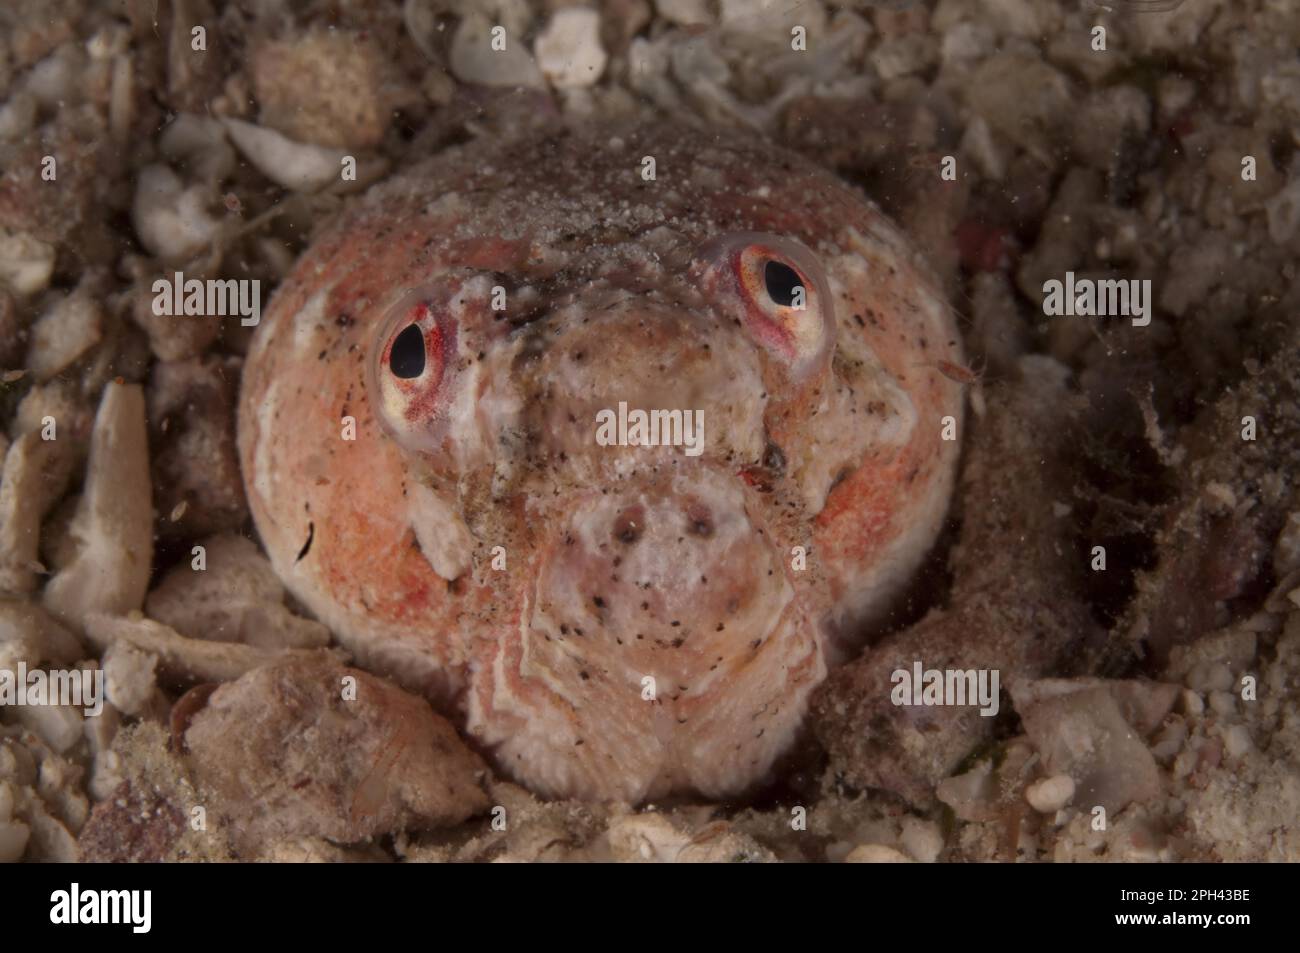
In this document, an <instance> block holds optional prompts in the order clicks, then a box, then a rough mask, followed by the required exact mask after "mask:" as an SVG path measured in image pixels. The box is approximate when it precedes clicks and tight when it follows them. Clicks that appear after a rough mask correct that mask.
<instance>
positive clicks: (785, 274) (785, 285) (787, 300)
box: [763, 261, 807, 308]
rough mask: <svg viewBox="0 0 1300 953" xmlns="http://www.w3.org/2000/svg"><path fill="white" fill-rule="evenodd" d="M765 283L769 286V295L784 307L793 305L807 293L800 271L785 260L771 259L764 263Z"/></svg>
mask: <svg viewBox="0 0 1300 953" xmlns="http://www.w3.org/2000/svg"><path fill="white" fill-rule="evenodd" d="M763 283H764V284H765V285H766V287H767V296H768V297H769V298H771V299H772V301H773V303H775V304H779V305H781V306H782V307H786V308H789V307H793V306H794V305H795V304H796V303H797V302H798V301H800V300H803V299H804V298H805V296H806V294H807V290H806V289H805V288H804V286H803V279H802V278H800V277H799V273H798V272H797V271H795V270H794V269H793V268H791V267H790V266H789V265H787V264H785V263H784V262H779V261H769V262H768V263H767V264H766V265H764V266H763Z"/></svg>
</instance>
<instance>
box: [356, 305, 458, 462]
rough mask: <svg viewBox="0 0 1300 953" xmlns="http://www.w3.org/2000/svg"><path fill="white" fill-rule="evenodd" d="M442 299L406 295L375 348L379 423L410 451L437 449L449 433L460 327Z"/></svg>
mask: <svg viewBox="0 0 1300 953" xmlns="http://www.w3.org/2000/svg"><path fill="white" fill-rule="evenodd" d="M444 298H445V295H440V294H436V293H434V291H433V289H416V290H415V291H411V292H408V293H407V294H405V295H403V296H402V297H401V298H400V299H398V301H397V303H396V304H394V305H393V306H392V307H391V308H390V309H389V311H388V313H387V314H386V315H385V316H384V320H383V321H382V322H380V325H379V330H378V334H377V335H376V337H375V339H374V343H373V344H372V345H371V354H370V360H369V362H368V364H369V369H368V387H369V393H370V399H371V403H372V405H373V406H374V408H375V413H376V415H377V416H378V418H379V421H380V423H382V424H383V426H384V428H385V429H386V430H387V431H388V432H389V433H390V434H392V435H393V436H394V437H395V438H396V439H397V441H398V443H400V444H401V445H402V446H404V447H406V448H407V449H408V450H433V449H434V448H435V447H436V446H437V444H438V442H439V441H440V440H441V438H442V435H443V433H444V432H445V430H446V428H445V426H444V423H445V418H446V415H447V409H448V407H449V406H450V404H451V398H452V390H453V385H454V380H453V378H454V377H455V373H454V363H455V362H454V355H455V353H456V335H457V327H456V320H455V318H454V316H453V315H452V314H451V312H450V309H449V307H448V303H447V302H446V301H445V300H443V299H444Z"/></svg>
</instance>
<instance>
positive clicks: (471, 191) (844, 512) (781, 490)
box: [239, 126, 962, 801]
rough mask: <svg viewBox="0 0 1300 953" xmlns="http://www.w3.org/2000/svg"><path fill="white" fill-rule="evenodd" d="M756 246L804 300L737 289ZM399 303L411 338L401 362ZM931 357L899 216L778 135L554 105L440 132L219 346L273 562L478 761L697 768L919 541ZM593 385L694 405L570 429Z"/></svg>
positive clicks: (772, 732)
mask: <svg viewBox="0 0 1300 953" xmlns="http://www.w3.org/2000/svg"><path fill="white" fill-rule="evenodd" d="M644 156H653V157H654V159H655V172H656V177H655V179H654V180H653V181H646V180H645V179H644V178H643V177H642V170H643V168H644V165H643V163H642V158H643V157H644ZM768 260H776V261H781V262H783V263H785V264H787V265H788V266H789V267H791V268H792V269H794V271H795V273H797V274H798V276H799V278H800V279H801V282H800V286H801V287H803V286H806V291H807V293H808V298H809V300H808V302H807V305H806V307H805V308H804V309H802V310H797V309H796V310H791V309H789V308H781V307H779V306H778V305H779V304H780V303H779V302H776V303H774V302H773V301H772V300H771V298H770V295H768V297H767V298H764V295H765V294H767V291H766V290H765V289H766V288H767V287H768V286H765V285H764V281H763V275H765V274H767V272H766V271H765V270H764V268H765V266H764V262H765V261H768ZM755 269H757V270H755ZM497 287H499V288H504V289H505V294H506V307H505V310H504V311H494V310H493V308H492V306H491V304H492V300H491V295H492V289H493V288H497ZM498 303H499V302H498ZM416 322H422V323H421V324H420V327H421V328H422V330H421V332H420V333H421V335H422V336H423V337H422V340H423V341H424V342H425V344H426V345H427V351H426V352H425V353H426V355H427V360H428V361H429V362H430V363H428V364H426V365H425V370H424V371H423V374H424V377H423V378H420V379H415V380H405V379H403V380H398V379H396V378H397V376H398V375H397V374H396V372H395V370H396V365H394V366H393V367H390V366H389V362H390V358H391V354H392V353H396V352H397V351H398V350H399V348H398V345H397V344H396V343H395V340H394V334H395V333H396V332H398V331H400V330H402V329H403V328H405V327H407V326H408V325H410V324H412V323H416ZM413 333H414V332H413ZM443 358H445V362H446V364H445V369H444V370H443V373H442V374H441V376H439V375H438V373H437V367H438V363H439V361H440V360H442V359H443ZM961 360H962V357H961V350H960V344H959V342H958V336H957V332H956V330H955V327H954V323H953V319H952V317H951V313H950V311H949V309H948V308H947V307H946V305H945V304H944V303H943V302H942V300H941V299H940V298H939V296H938V294H937V293H936V291H935V290H934V285H933V282H932V281H931V280H930V279H929V277H928V276H927V273H926V272H925V270H924V268H923V266H921V265H920V264H919V263H918V262H917V261H916V260H915V258H914V256H913V255H912V254H911V252H910V251H909V250H908V248H907V246H906V244H905V243H904V241H903V239H902V237H901V236H900V235H899V234H898V232H897V231H896V230H895V229H894V227H893V226H891V225H890V224H889V223H888V222H887V221H886V220H885V219H884V218H883V217H882V216H881V214H880V213H879V212H878V211H877V210H876V209H875V208H874V207H873V206H871V205H870V204H868V203H867V202H866V201H864V200H863V198H862V197H861V196H860V195H859V194H858V193H857V192H855V191H853V190H852V189H851V188H849V187H848V186H846V185H845V184H843V183H841V182H839V181H837V180H836V179H834V178H833V177H831V176H829V175H827V174H826V173H825V172H823V171H821V170H819V169H817V168H816V167H814V166H812V165H810V164H809V163H807V162H806V161H804V160H801V159H799V158H797V157H795V156H793V155H790V154H787V153H785V152H783V151H779V150H776V149H774V148H772V147H771V146H770V145H766V144H763V143H760V142H757V141H751V140H748V139H721V140H719V139H716V138H715V137H713V136H709V135H706V134H704V133H701V132H697V131H692V130H689V129H685V128H681V127H675V126H650V127H626V128H619V129H610V128H596V129H587V130H580V131H567V130H558V131H553V132H551V133H549V134H548V135H545V136H540V137H532V138H525V139H522V140H519V141H514V142H501V141H485V142H478V143H474V144H471V145H469V146H465V147H459V148H455V149H452V150H450V151H448V152H446V153H444V154H442V155H439V156H437V157H434V158H433V159H430V160H428V161H427V162H425V163H423V164H420V165H418V166H415V167H413V168H411V169H410V170H409V171H407V172H405V173H404V174H403V175H401V176H400V177H397V178H394V179H392V180H390V181H388V182H386V183H385V184H383V185H382V186H380V187H378V188H375V189H373V190H372V191H371V192H370V193H369V194H367V195H366V196H365V197H364V198H363V199H361V200H359V201H358V202H357V203H356V204H355V205H353V206H352V207H351V208H350V209H349V210H348V211H347V212H346V214H344V215H343V216H342V217H341V218H340V219H339V220H338V221H336V222H335V223H334V224H333V225H331V226H330V227H329V228H328V229H327V230H326V231H325V232H324V233H323V234H322V235H321V236H320V237H319V238H318V239H317V240H316V241H315V242H314V243H313V245H312V246H311V248H310V249H309V250H308V251H307V252H306V253H305V254H304V255H303V257H302V259H301V260H300V261H299V262H298V264H297V266H296V268H295V269H294V270H293V272H292V274H291V275H290V276H289V278H288V279H287V280H286V281H285V282H284V283H283V285H282V286H281V287H280V288H279V290H278V291H277V292H276V295H275V297H274V298H273V300H272V302H271V304H270V307H269V308H268V310H267V312H266V314H265V317H264V320H263V322H262V326H261V327H260V328H259V330H258V332H257V336H256V338H255V341H254V344H253V348H252V351H251V353H250V355H249V359H248V364H247V368H246V370H245V374H244V381H243V394H242V402H241V411H240V434H239V436H240V452H241V460H242V464H243V468H244V474H245V480H246V483H247V486H248V492H249V499H250V501H251V504H252V508H253V513H254V516H255V519H256V522H257V527H258V530H259V532H260V534H261V537H262V540H263V542H264V544H265V546H266V548H267V551H268V552H269V554H270V556H271V559H272V562H273V564H274V566H275V568H276V571H277V573H279V575H280V576H281V578H282V579H283V580H284V582H285V583H286V584H287V585H288V586H289V587H290V589H291V590H292V591H293V592H294V593H295V595H296V596H297V597H298V598H299V599H300V600H301V601H302V602H303V603H304V604H305V605H306V606H307V607H308V608H309V609H310V610H311V611H313V612H314V613H315V614H316V615H318V616H319V617H320V618H321V619H322V620H323V621H324V622H326V623H327V624H328V625H330V626H331V627H332V628H333V630H334V631H335V632H336V633H337V635H338V638H339V639H340V641H341V642H343V643H344V644H345V645H346V646H348V647H349V648H350V649H351V650H352V651H353V652H354V654H355V655H356V657H357V659H358V661H359V663H360V664H362V665H364V666H366V667H369V668H372V669H375V670H378V671H382V672H385V673H389V674H391V675H393V676H395V677H397V678H398V679H400V680H402V681H403V682H405V683H406V684H408V685H412V686H414V687H417V688H419V689H421V690H423V691H425V692H427V693H428V694H430V695H431V696H432V697H434V698H435V699H437V700H439V701H440V702H441V703H443V704H444V705H445V706H447V707H449V708H450V707H456V708H458V709H459V711H460V712H461V713H462V715H463V718H464V725H465V728H466V731H467V733H468V734H469V735H470V736H471V737H472V738H474V739H475V740H476V741H477V742H478V743H479V744H480V745H482V746H483V748H484V749H485V750H487V751H489V752H491V753H492V754H493V755H494V756H495V757H496V759H497V761H498V763H499V765H500V766H501V767H502V768H503V769H504V770H505V771H507V772H508V773H510V774H511V775H513V776H514V777H516V778H518V779H520V780H521V781H523V782H524V783H526V784H529V785H530V786H532V787H533V788H534V789H535V790H537V791H539V792H541V793H543V794H547V795H556V796H559V795H569V796H579V797H592V798H622V799H626V800H629V801H638V800H642V799H645V798H649V797H659V796H662V795H665V794H667V793H670V792H678V791H681V792H690V791H694V792H699V793H702V794H705V795H708V796H721V795H725V794H729V793H734V792H737V791H740V790H742V789H744V788H745V787H747V786H749V785H751V784H752V783H754V782H755V781H757V780H759V779H761V777H762V776H763V775H764V773H765V772H766V771H767V770H768V769H769V768H770V766H771V764H772V762H773V760H774V759H775V758H776V757H777V756H778V755H779V754H781V753H782V751H783V750H784V749H785V748H786V747H787V746H788V745H789V744H790V742H791V741H792V739H793V738H794V736H795V734H796V732H797V730H798V728H799V724H800V721H801V718H802V716H803V714H804V711H805V708H806V702H807V698H808V695H809V692H810V691H811V690H812V689H813V688H814V687H815V686H816V685H817V683H818V682H820V681H821V680H822V678H823V677H824V675H825V673H826V667H827V665H828V664H833V663H834V662H836V661H838V660H839V659H840V658H841V657H842V653H841V648H840V646H839V645H838V644H837V640H835V639H832V637H831V635H830V633H831V632H836V633H844V632H850V631H860V630H861V629H862V628H863V627H864V626H867V625H869V624H870V623H871V622H872V621H873V619H876V618H878V616H879V614H880V613H882V612H883V611H884V610H885V608H886V607H887V606H888V604H889V601H890V600H891V599H892V598H893V597H894V596H896V595H897V593H898V590H899V588H900V586H901V585H902V584H903V583H904V582H905V581H906V580H907V578H908V577H909V575H910V574H911V573H912V571H913V570H914V569H915V567H916V565H917V564H918V562H919V561H920V559H921V558H922V557H923V555H924V553H925V551H926V549H927V548H928V547H929V546H930V545H931V543H932V542H933V540H934V537H935V536H936V534H937V532H938V528H939V525H940V523H941V521H942V519H943V514H944V511H945V508H946V505H947V499H948V496H949V493H950V491H951V486H952V477H953V469H954V465H955V461H956V455H957V449H958V445H957V443H956V442H955V441H944V440H942V439H941V432H942V430H943V418H944V417H945V416H946V415H951V416H952V417H953V418H954V419H955V422H956V425H958V426H959V425H960V420H961V415H962V409H961V406H962V399H961V388H960V386H959V385H958V384H957V383H955V382H953V381H951V380H949V379H948V378H947V377H945V376H944V375H943V374H942V373H940V372H939V370H938V367H939V364H938V362H940V361H949V362H954V363H960V362H961ZM368 368H369V369H368ZM368 374H369V375H371V376H370V377H369V378H368ZM425 378H427V380H426V379H425ZM620 401H624V402H626V403H627V404H628V406H629V407H631V408H638V407H639V408H646V409H652V408H662V409H693V410H696V411H697V412H702V413H703V419H704V422H705V442H704V452H703V453H702V454H701V455H699V456H697V457H691V456H687V455H686V454H685V453H684V452H683V449H682V448H681V447H653V448H652V447H644V446H628V447H618V446H600V445H598V444H597V441H596V439H595V434H596V422H595V421H596V414H597V412H598V411H600V410H601V409H603V408H610V409H613V408H617V406H618V404H619V402H620ZM345 418H353V419H355V439H354V440H348V439H344V436H343V435H344V429H345V423H346V421H345ZM495 547H501V548H500V549H495ZM795 547H803V550H804V551H805V552H806V569H800V568H797V564H798V561H797V559H796V558H795V556H794V555H793V554H794V552H795V549H794V548H795ZM494 555H495V557H496V559H495V563H496V565H495V566H494ZM503 558H504V562H505V565H504V568H500V567H501V560H502V559H503ZM647 677H649V678H650V679H653V685H652V687H653V692H651V691H650V688H651V682H649V681H647Z"/></svg>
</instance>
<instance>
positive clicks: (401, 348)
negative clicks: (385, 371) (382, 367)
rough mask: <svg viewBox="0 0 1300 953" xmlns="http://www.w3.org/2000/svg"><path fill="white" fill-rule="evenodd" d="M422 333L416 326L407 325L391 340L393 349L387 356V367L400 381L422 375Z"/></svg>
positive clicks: (423, 362) (423, 358)
mask: <svg viewBox="0 0 1300 953" xmlns="http://www.w3.org/2000/svg"><path fill="white" fill-rule="evenodd" d="M426 363H427V362H426V361H425V355H424V333H423V332H422V331H421V330H420V326H419V325H418V324H408V325H407V326H406V328H405V329H404V330H403V331H402V332H401V333H399V334H398V335H397V337H395V338H393V347H392V350H390V351H389V354H388V366H389V368H390V369H391V370H392V372H393V374H394V375H396V376H397V377H400V378H401V379H402V380H411V379H412V378H414V377H419V376H420V375H421V374H423V373H424V366H425V364H426Z"/></svg>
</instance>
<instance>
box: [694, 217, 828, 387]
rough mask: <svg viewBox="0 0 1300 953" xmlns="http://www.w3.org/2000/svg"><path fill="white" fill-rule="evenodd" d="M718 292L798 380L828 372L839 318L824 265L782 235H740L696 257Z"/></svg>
mask: <svg viewBox="0 0 1300 953" xmlns="http://www.w3.org/2000/svg"><path fill="white" fill-rule="evenodd" d="M696 259H697V260H699V261H702V262H703V263H704V264H705V266H706V268H707V269H708V274H710V275H711V276H712V280H713V281H714V282H715V285H714V287H715V288H716V289H717V290H719V291H722V292H723V293H724V294H725V293H726V292H727V291H730V293H731V294H732V295H734V296H735V298H736V299H738V304H739V310H740V312H741V317H742V318H743V321H742V323H743V325H744V327H745V328H746V330H747V331H748V332H749V333H750V334H751V335H752V336H753V337H754V339H755V340H756V341H757V342H758V343H759V344H761V345H762V346H763V347H764V348H765V349H766V350H767V351H768V352H769V353H771V354H772V355H773V356H774V357H776V358H777V359H778V360H779V361H780V362H781V363H782V364H784V365H785V366H786V367H787V368H789V372H790V374H791V375H792V376H793V377H795V378H796V379H803V378H806V377H807V376H808V375H809V374H811V373H812V372H813V370H814V369H815V368H817V367H820V366H823V365H824V364H825V362H826V360H827V358H828V356H829V354H830V352H831V350H832V349H833V347H834V340H835V316H834V309H833V305H832V301H831V296H830V291H829V288H828V287H827V282H826V277H825V274H824V273H823V271H822V268H821V265H820V263H819V262H818V261H817V258H816V256H815V255H813V253H812V252H811V251H809V250H808V249H807V248H805V247H804V246H803V245H801V244H799V243H798V242H796V241H793V240H791V239H788V238H783V237H781V236H779V235H769V234H764V233H761V232H738V233H735V234H732V235H724V236H722V237H720V238H717V239H714V240H713V241H711V242H709V243H707V244H706V245H705V246H704V247H703V248H701V250H700V252H699V253H698V254H697V255H696Z"/></svg>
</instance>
